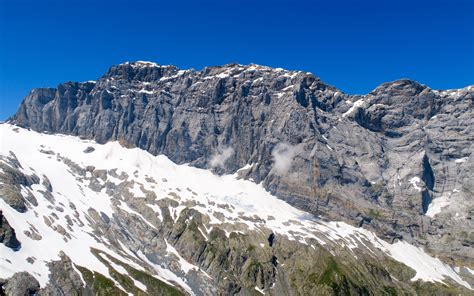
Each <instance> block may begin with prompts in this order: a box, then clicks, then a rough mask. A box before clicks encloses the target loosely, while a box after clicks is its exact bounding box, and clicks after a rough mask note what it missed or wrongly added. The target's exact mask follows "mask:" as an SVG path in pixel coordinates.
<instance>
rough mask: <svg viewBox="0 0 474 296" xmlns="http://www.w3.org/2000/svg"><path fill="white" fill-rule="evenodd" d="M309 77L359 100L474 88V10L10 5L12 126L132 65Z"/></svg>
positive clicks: (6, 10)
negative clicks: (35, 104) (58, 97)
mask: <svg viewBox="0 0 474 296" xmlns="http://www.w3.org/2000/svg"><path fill="white" fill-rule="evenodd" d="M136 60H150V61H153V62H157V63H159V64H173V65H176V66H177V67H179V68H182V69H187V68H195V69H201V68H203V67H205V66H213V65H224V64H228V63H233V62H235V63H240V64H250V63H256V64H260V65H265V66H271V67H282V68H285V69H289V70H301V71H308V72H311V73H313V74H314V75H316V76H318V77H320V78H321V79H322V80H323V81H324V82H326V83H328V84H330V85H333V86H335V87H336V88H338V89H340V90H342V91H344V92H346V93H349V94H364V93H368V92H370V91H371V90H373V89H374V88H376V87H377V86H378V85H380V84H381V83H383V82H387V81H392V80H397V79H400V78H409V79H413V80H416V81H418V82H420V83H422V84H425V85H427V86H429V87H431V88H433V89H451V88H462V87H465V86H467V85H470V84H474V1H471V0H450V1H448V0H432V1H427V0H421V1H408V0H401V1H396V2H395V1H355V0H345V1H341V0H339V1H338V0H336V1H298V0H296V1H289V0H288V1H283V0H276V1H249V0H243V1H242V0H241V1H215V0H210V1H176V2H173V3H172V2H171V1H151V0H150V1H144V0H136V1H123V0H118V1H90V0H83V1H59V0H43V1H33V0H16V1H14V0H0V120H3V119H6V118H7V117H9V116H11V115H12V114H13V113H14V112H15V111H16V109H17V107H18V105H19V104H20V102H21V100H22V99H23V98H24V96H26V95H27V94H28V92H29V91H30V90H31V89H32V88H35V87H56V86H57V85H58V84H59V83H61V82H65V81H86V80H94V79H97V78H99V77H100V76H101V75H103V74H104V73H105V72H106V71H107V69H108V68H109V67H110V66H112V65H115V64H120V63H122V62H125V61H136Z"/></svg>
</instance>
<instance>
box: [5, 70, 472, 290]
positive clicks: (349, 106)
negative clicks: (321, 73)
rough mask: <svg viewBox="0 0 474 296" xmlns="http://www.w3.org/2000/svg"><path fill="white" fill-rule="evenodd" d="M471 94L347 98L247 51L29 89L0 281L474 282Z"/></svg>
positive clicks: (8, 166)
mask: <svg viewBox="0 0 474 296" xmlns="http://www.w3.org/2000/svg"><path fill="white" fill-rule="evenodd" d="M473 102H474V87H472V86H471V87H466V88H464V89H459V90H448V91H436V90H432V89H430V88H428V87H427V86H424V85H421V84H419V83H417V82H415V81H411V80H407V79H403V80H398V81H394V82H390V83H385V84H382V85H381V86H379V87H378V88H376V89H375V90H374V91H372V92H371V93H369V94H367V95H363V96H357V95H356V96H351V95H347V94H344V93H343V92H341V91H339V90H337V89H336V88H334V87H332V86H329V85H327V84H325V83H324V82H322V81H321V80H320V79H318V78H317V77H315V76H313V75H312V74H310V73H305V72H299V71H287V70H284V69H278V68H277V69H274V68H270V67H264V66H259V65H246V66H244V65H237V64H232V65H225V66H220V67H208V68H205V69H203V70H201V71H196V70H179V69H177V68H176V67H174V66H160V65H157V64H155V63H151V62H134V63H124V64H120V65H117V66H113V67H112V68H110V70H109V71H108V72H107V73H106V74H105V75H104V76H103V77H101V78H100V79H99V80H98V81H88V82H84V83H76V82H68V83H64V84H61V85H59V86H58V87H57V88H54V89H53V88H46V89H34V90H32V91H31V93H30V94H29V95H28V96H27V97H26V98H25V99H24V101H23V102H22V104H21V105H20V108H19V110H18V112H17V113H16V114H15V115H14V116H13V117H12V118H10V119H9V120H8V123H4V124H1V125H0V132H1V138H0V139H1V142H2V143H1V153H2V154H1V156H2V158H1V170H0V184H1V185H0V197H1V198H0V203H2V214H1V225H0V239H1V240H0V241H1V242H3V244H0V248H1V250H2V252H1V255H0V257H2V258H1V260H2V265H1V267H0V277H3V278H6V280H2V281H0V284H2V285H3V287H4V290H5V291H7V294H8V293H13V294H15V293H14V292H12V291H19V290H14V289H20V290H21V289H23V288H27V287H28V285H25V284H24V283H33V284H32V286H31V287H30V288H31V289H30V290H31V291H40V292H39V293H40V294H48V295H49V294H53V295H55V294H57V295H62V294H61V293H63V294H64V293H65V294H67V295H69V294H73V293H82V294H87V295H89V294H94V293H97V292H99V293H106V294H110V293H132V294H140V293H145V292H147V293H149V294H155V295H156V294H172V295H179V294H195V295H215V294H219V295H229V294H238V295H253V294H256V295H258V294H259V293H262V294H263V293H265V294H270V295H319V294H323V295H324V294H338V295H341V294H342V295H352V294H357V295H361V294H362V295H381V294H386V295H394V294H403V293H406V294H417V293H418V294H426V295H432V294H436V293H438V294H439V295H446V294H453V295H454V294H456V295H457V294H464V295H469V293H472V287H474V271H473V270H474V260H473V259H474V256H473V254H472V247H473V245H474V232H473V231H472V229H474V227H473V226H474V225H473V224H474V223H473V222H472V215H473V213H474V210H473V204H474V201H473V192H474V178H473V174H472V172H473V171H474V168H473V166H474V161H473V156H471V154H472V151H473V144H472V143H474V142H473V140H474V130H473V126H474V116H473V106H472V105H473ZM16 272H19V273H16ZM21 272H23V273H21ZM26 272H28V273H26ZM33 278H36V280H37V281H38V282H35V280H34V279H33ZM39 286H41V290H39V289H40V288H39Z"/></svg>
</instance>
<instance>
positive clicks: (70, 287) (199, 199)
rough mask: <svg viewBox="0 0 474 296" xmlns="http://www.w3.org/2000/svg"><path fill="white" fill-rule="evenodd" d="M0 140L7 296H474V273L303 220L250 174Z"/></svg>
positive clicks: (7, 129) (56, 138)
mask: <svg viewBox="0 0 474 296" xmlns="http://www.w3.org/2000/svg"><path fill="white" fill-rule="evenodd" d="M0 138H1V139H2V144H1V151H0V153H1V162H0V165H1V170H0V182H1V184H0V190H1V192H0V193H1V195H0V196H1V198H0V204H1V208H2V224H1V226H2V227H1V231H3V233H8V235H5V236H0V237H2V238H4V239H3V240H2V244H0V250H1V252H0V260H1V265H0V278H4V279H5V280H2V281H1V283H2V285H3V289H4V290H5V291H7V294H8V292H10V293H13V294H12V295H15V293H24V291H30V292H31V291H33V292H35V293H39V295H43V294H45V295H56V294H55V293H57V294H58V295H60V293H64V291H66V294H73V293H83V294H88V295H89V294H90V295H92V294H94V293H114V294H128V293H132V294H135V295H137V294H141V295H145V294H150V295H157V294H158V295H209V294H223V295H228V294H239V295H258V294H269V295H289V294H292V295H294V294H300V295H314V294H332V293H335V294H340V293H342V294H361V293H363V294H374V295H380V294H384V293H385V294H390V293H392V292H393V291H399V292H404V293H409V294H415V293H419V294H427V295H428V294H432V293H461V294H463V293H464V294H469V293H471V292H472V286H471V285H472V275H473V271H472V269H469V268H467V267H462V266H457V267H455V266H449V265H447V264H446V263H443V262H442V261H441V260H439V259H437V258H434V257H432V256H430V255H428V254H427V253H425V252H424V251H423V250H422V249H421V248H419V247H416V246H414V245H411V244H409V243H407V242H406V241H403V240H398V241H397V242H395V243H393V244H390V243H388V242H386V241H384V240H382V239H380V238H378V237H377V236H376V235H375V234H374V233H373V232H371V231H368V230H365V229H363V228H357V227H354V226H351V225H349V224H346V223H345V222H325V221H323V220H321V219H320V218H318V217H316V216H314V215H312V214H309V213H306V212H303V211H301V210H298V209H296V208H294V207H292V206H291V205H289V204H288V203H286V202H285V201H282V200H280V199H278V198H276V197H275V196H273V195H272V194H271V193H270V192H268V191H267V190H265V189H264V187H263V186H262V184H256V183H254V182H252V181H249V180H244V179H242V178H241V177H240V176H241V175H242V174H244V173H245V172H246V171H248V170H249V169H251V167H252V165H251V164H249V165H247V166H244V167H243V168H241V169H240V170H238V171H237V172H236V173H235V174H232V175H221V176H219V175H216V174H214V173H212V172H211V171H209V170H204V169H199V168H195V167H192V166H189V165H187V164H183V165H178V164H175V163H174V162H172V161H171V160H169V159H168V158H167V157H166V156H164V155H159V156H154V155H152V154H150V153H148V152H146V151H144V150H141V149H138V148H125V147H123V146H121V145H120V144H119V143H118V142H108V143H106V144H98V143H96V142H94V141H90V140H81V139H79V138H77V137H72V136H65V135H47V134H41V133H37V132H34V131H31V130H26V129H22V128H19V127H16V126H13V125H10V124H1V125H0ZM12 237H13V238H12ZM12 242H13V243H12ZM15 242H17V243H15ZM25 283H28V284H25ZM15 289H16V290H15ZM21 289H23V290H21ZM65 289H66V290H65ZM61 291H63V292H61Z"/></svg>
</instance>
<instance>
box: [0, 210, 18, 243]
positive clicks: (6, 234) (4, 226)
mask: <svg viewBox="0 0 474 296" xmlns="http://www.w3.org/2000/svg"><path fill="white" fill-rule="evenodd" d="M0 243H2V244H4V245H5V246H7V247H8V248H11V249H13V250H18V249H19V248H20V246H21V243H20V242H19V241H18V239H17V238H16V234H15V229H13V228H12V227H11V226H10V224H9V223H8V221H7V219H6V218H5V216H3V212H2V211H1V210H0Z"/></svg>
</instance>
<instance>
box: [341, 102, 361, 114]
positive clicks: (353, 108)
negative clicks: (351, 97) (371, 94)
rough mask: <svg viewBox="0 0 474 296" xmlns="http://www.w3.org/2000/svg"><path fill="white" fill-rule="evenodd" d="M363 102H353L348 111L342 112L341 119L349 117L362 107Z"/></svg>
mask: <svg viewBox="0 0 474 296" xmlns="http://www.w3.org/2000/svg"><path fill="white" fill-rule="evenodd" d="M364 103H365V101H364V99H363V98H362V99H359V100H357V101H355V102H354V103H353V104H352V106H351V107H350V108H349V110H347V111H346V112H344V114H342V117H347V116H349V115H351V114H352V113H353V112H354V111H355V110H356V109H357V108H359V107H362V105H364Z"/></svg>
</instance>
